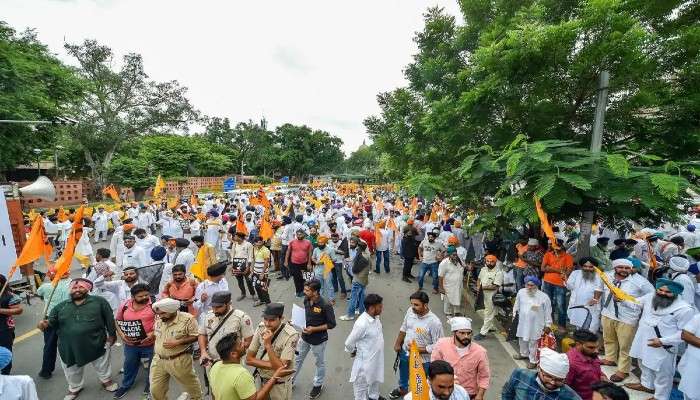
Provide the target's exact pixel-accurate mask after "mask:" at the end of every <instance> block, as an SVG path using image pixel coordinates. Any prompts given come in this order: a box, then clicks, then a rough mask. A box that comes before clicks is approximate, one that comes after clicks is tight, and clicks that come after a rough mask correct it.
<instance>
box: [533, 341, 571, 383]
mask: <svg viewBox="0 0 700 400" xmlns="http://www.w3.org/2000/svg"><path fill="white" fill-rule="evenodd" d="M540 368H542V371H544V372H546V373H548V374H550V375H552V376H554V377H557V378H560V379H565V378H566V375H567V374H568V373H569V357H567V356H566V354H562V353H557V352H556V351H554V350H552V349H550V348H548V347H544V348H542V349H541V350H540Z"/></svg>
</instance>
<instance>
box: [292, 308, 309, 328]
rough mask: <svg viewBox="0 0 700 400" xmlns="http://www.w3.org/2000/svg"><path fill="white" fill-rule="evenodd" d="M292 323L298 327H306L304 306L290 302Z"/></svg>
mask: <svg viewBox="0 0 700 400" xmlns="http://www.w3.org/2000/svg"><path fill="white" fill-rule="evenodd" d="M292 325H294V326H296V327H297V328H299V329H304V328H306V310H305V309H304V307H299V306H298V305H296V304H292Z"/></svg>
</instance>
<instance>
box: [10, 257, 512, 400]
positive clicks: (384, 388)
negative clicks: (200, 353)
mask: <svg viewBox="0 0 700 400" xmlns="http://www.w3.org/2000/svg"><path fill="white" fill-rule="evenodd" d="M101 245H102V244H100V245H98V246H95V247H102V246H101ZM399 263H400V259H399V257H398V256H396V255H394V256H392V262H391V265H392V270H391V273H390V274H385V273H382V274H380V275H375V274H374V273H372V274H371V275H370V283H369V287H368V288H367V292H368V293H378V294H380V295H381V296H382V297H383V298H384V312H383V314H382V316H381V320H382V324H383V326H384V340H385V343H386V350H385V364H384V365H385V367H384V369H385V376H384V383H383V384H382V385H381V393H382V395H383V396H385V397H387V395H388V393H389V392H390V391H391V390H392V389H393V388H394V387H396V384H397V377H396V376H395V375H394V372H393V370H392V365H393V362H394V357H395V353H394V352H393V350H392V347H393V343H394V340H395V338H396V334H397V332H398V330H399V327H400V325H401V322H402V320H403V317H404V315H405V313H406V310H407V308H408V307H409V306H410V303H409V301H408V296H409V295H410V294H411V293H412V292H413V291H415V290H416V289H417V285H416V284H415V283H414V284H408V283H405V282H403V281H401V271H400V269H401V268H400V265H399ZM416 272H417V266H415V267H414V274H415V273H416ZM79 274H80V266H79V265H77V264H75V263H74V266H73V269H72V271H71V275H72V276H78V275H79ZM227 279H228V281H229V286H230V287H231V288H232V292H233V294H234V297H237V296H238V295H239V293H238V286H237V285H236V281H235V279H233V278H232V277H231V276H227ZM426 279H427V280H430V278H429V277H426ZM425 286H426V287H430V286H429V283H428V282H426V284H425ZM270 293H271V298H272V301H276V302H282V303H284V304H285V305H286V308H285V315H286V316H287V317H289V316H291V308H292V307H291V305H292V304H293V303H297V304H299V305H302V302H301V301H300V299H296V298H295V297H294V285H293V283H292V281H291V280H290V281H277V280H274V279H273V281H272V284H271V290H270ZM430 299H431V303H430V305H431V309H432V310H433V312H434V313H435V314H437V315H438V316H439V317H440V319H441V320H443V323H444V326H445V332H446V334H449V325H448V324H447V321H446V319H445V317H444V314H443V312H442V302H441V300H440V297H439V296H438V295H432V294H431V295H430ZM31 303H32V304H31V305H30V306H27V305H26V303H24V313H23V314H22V315H21V316H19V317H18V318H17V321H16V325H17V326H16V334H17V339H16V341H15V347H14V364H13V369H12V374H13V375H29V376H31V377H32V378H33V379H34V381H35V382H36V385H37V390H38V393H39V398H40V399H42V400H44V399H46V400H53V399H62V398H63V396H64V395H65V393H66V390H67V385H66V381H65V377H64V375H63V371H62V369H61V366H60V364H59V363H58V362H57V365H56V370H55V371H54V375H53V377H52V378H51V379H48V380H46V379H43V378H40V377H38V376H37V373H38V371H39V368H40V366H41V359H42V348H43V336H42V335H41V332H39V331H37V330H36V329H35V325H36V323H37V321H39V319H40V318H41V313H42V311H43V305H44V304H43V302H42V301H41V300H40V299H38V298H32V299H31ZM234 306H235V307H236V308H239V309H241V310H243V311H245V312H247V313H248V314H249V315H250V316H251V317H252V318H253V320H254V321H256V322H257V321H260V319H261V313H262V308H260V307H257V308H254V307H253V301H252V300H251V299H250V297H249V298H247V299H244V300H243V301H241V302H240V303H235V304H234ZM345 309H346V301H344V300H338V301H337V302H336V306H335V310H336V318H337V317H339V316H341V315H343V314H344V313H345ZM467 309H468V310H470V311H468V313H469V314H470V315H469V316H470V317H471V318H472V319H473V320H474V322H473V324H474V331H477V330H478V328H479V327H480V326H481V318H480V317H479V316H478V315H476V314H475V313H474V312H473V311H471V310H473V308H472V307H469V306H468V307H467ZM352 324H353V323H352V322H345V321H340V320H338V326H337V327H336V328H335V329H333V330H332V331H331V332H330V334H329V336H330V339H329V345H328V347H327V351H326V362H327V365H326V371H327V372H326V383H325V388H324V393H323V394H322V395H321V398H322V399H323V398H325V399H351V398H352V385H351V384H350V383H349V382H348V379H349V377H350V370H351V367H352V360H351V358H350V357H349V355H348V354H347V353H345V352H344V350H343V343H344V341H345V338H346V337H347V335H348V334H349V333H350V330H351V329H352ZM480 343H481V344H482V345H483V346H484V347H485V348H486V349H487V350H488V355H489V360H490V363H491V373H492V377H491V387H490V388H489V390H488V392H487V396H486V397H487V398H488V399H498V398H500V389H501V387H502V386H503V384H504V382H505V381H506V380H507V379H508V377H509V376H510V373H511V372H512V370H513V369H514V368H516V367H517V366H519V365H520V366H522V365H521V364H516V362H515V361H513V359H512V358H511V354H512V347H511V346H510V345H509V344H507V343H505V346H504V343H503V342H502V341H501V340H500V339H497V338H493V337H492V338H489V339H487V340H484V341H482V342H480ZM122 349H123V348H122V347H118V346H114V347H112V376H113V379H114V380H115V381H121V375H120V374H119V369H120V368H121V364H122V361H123V350H122ZM507 350H508V351H507ZM197 370H198V372H199V373H200V374H201V371H199V368H197ZM313 372H314V364H313V357H312V355H311V354H310V355H309V357H308V358H307V360H306V362H305V363H304V366H303V368H302V370H301V371H300V372H299V373H300V375H299V378H298V380H297V383H296V386H295V388H294V399H306V398H308V393H309V391H310V390H311V382H312V377H313ZM200 379H201V376H200ZM202 382H203V381H202ZM144 384H145V373H144V372H143V370H142V371H140V373H139V376H138V378H137V381H136V384H135V385H134V387H133V388H132V390H131V391H130V392H129V393H128V394H127V396H126V397H124V398H125V399H142V398H143V395H142V394H141V391H142V390H143V386H144ZM180 393H181V389H180V387H179V385H178V384H177V383H175V382H174V381H172V382H171V390H170V393H169V397H170V398H171V399H175V398H177V397H178V395H180ZM110 397H111V394H109V393H107V392H105V391H103V390H102V389H101V386H100V384H99V381H98V380H97V376H96V375H95V373H94V371H92V370H90V369H89V368H86V371H85V389H84V390H83V392H82V393H81V394H80V398H81V399H106V398H110Z"/></svg>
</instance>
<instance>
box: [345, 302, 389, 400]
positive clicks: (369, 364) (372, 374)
mask: <svg viewBox="0 0 700 400" xmlns="http://www.w3.org/2000/svg"><path fill="white" fill-rule="evenodd" d="M382 310H383V305H382V297H381V296H379V295H378V294H374V293H370V294H368V295H367V296H366V297H365V312H364V313H362V315H360V317H359V318H358V319H357V321H356V322H355V325H353V327H352V332H350V335H348V337H347V338H346V339H345V351H346V352H348V353H350V357H353V362H352V370H351V372H350V383H352V389H353V392H354V394H355V400H366V399H372V400H377V399H379V385H380V384H381V383H382V382H384V332H383V329H382V322H381V321H380V320H379V315H380V314H381V313H382Z"/></svg>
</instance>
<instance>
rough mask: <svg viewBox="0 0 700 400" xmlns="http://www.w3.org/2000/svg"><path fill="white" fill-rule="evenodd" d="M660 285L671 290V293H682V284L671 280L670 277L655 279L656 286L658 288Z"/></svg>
mask: <svg viewBox="0 0 700 400" xmlns="http://www.w3.org/2000/svg"><path fill="white" fill-rule="evenodd" d="M662 286H666V287H667V288H668V290H670V291H671V293H673V294H675V295H676V296H678V295H679V294H681V293H683V285H681V284H680V283H678V282H676V281H672V280H670V279H666V278H659V279H657V280H656V288H657V289H658V288H660V287H662Z"/></svg>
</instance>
